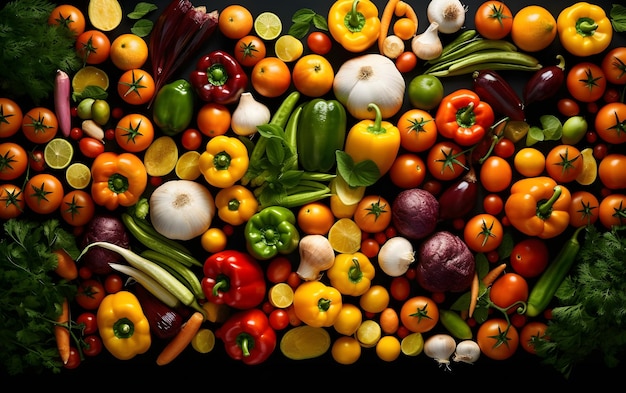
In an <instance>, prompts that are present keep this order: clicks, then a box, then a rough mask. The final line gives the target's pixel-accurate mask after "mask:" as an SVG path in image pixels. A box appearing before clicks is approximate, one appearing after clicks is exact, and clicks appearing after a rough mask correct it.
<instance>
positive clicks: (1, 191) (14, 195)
mask: <svg viewBox="0 0 626 393" xmlns="http://www.w3.org/2000/svg"><path fill="white" fill-rule="evenodd" d="M25 208H26V202H25V201H24V194H23V193H22V189H21V188H20V187H18V186H16V185H15V184H3V185H1V186H0V218H2V219H3V220H8V219H10V218H15V217H18V216H19V215H20V214H22V213H23V212H24V209H25Z"/></svg>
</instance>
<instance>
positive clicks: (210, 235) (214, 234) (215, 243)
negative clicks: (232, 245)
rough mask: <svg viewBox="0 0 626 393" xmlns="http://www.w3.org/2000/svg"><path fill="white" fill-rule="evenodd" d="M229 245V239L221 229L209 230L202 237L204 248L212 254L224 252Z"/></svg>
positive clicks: (201, 242) (201, 241)
mask: <svg viewBox="0 0 626 393" xmlns="http://www.w3.org/2000/svg"><path fill="white" fill-rule="evenodd" d="M227 243H228V237H227V236H226V233H224V231H223V230H221V229H220V228H209V229H207V230H206V232H204V233H203V234H202V236H201V237H200V244H201V245H202V248H203V249H204V251H206V252H210V253H215V252H220V251H223V250H224V249H225V248H226V244H227Z"/></svg>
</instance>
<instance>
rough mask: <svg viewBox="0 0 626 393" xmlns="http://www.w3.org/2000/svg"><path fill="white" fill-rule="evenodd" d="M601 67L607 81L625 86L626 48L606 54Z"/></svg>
mask: <svg viewBox="0 0 626 393" xmlns="http://www.w3.org/2000/svg"><path fill="white" fill-rule="evenodd" d="M601 66H602V71H603V72H604V75H605V76H606V79H607V81H609V82H610V83H613V84H615V85H625V84H626V72H625V71H626V47H624V46H620V47H617V48H614V49H611V50H610V51H608V52H606V54H605V55H604V57H603V58H602V65H601Z"/></svg>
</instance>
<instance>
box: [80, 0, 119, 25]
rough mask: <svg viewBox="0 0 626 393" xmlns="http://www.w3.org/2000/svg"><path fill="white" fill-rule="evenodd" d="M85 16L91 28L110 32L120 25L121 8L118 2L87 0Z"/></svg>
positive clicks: (112, 0) (114, 0)
mask: <svg viewBox="0 0 626 393" xmlns="http://www.w3.org/2000/svg"><path fill="white" fill-rule="evenodd" d="M87 15H88V16H89V21H90V22H91V24H92V25H93V27H95V28H96V29H98V30H102V31H111V30H113V29H115V28H116V27H117V26H119V25H120V23H122V6H121V5H120V3H119V1H118V0H89V5H88V6H87Z"/></svg>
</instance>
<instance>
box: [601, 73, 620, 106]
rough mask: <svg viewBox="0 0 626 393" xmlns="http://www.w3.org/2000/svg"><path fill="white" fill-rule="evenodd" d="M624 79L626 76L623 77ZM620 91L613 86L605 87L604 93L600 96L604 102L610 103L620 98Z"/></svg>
mask: <svg viewBox="0 0 626 393" xmlns="http://www.w3.org/2000/svg"><path fill="white" fill-rule="evenodd" d="M625 80H626V78H625ZM620 95H621V94H620V92H619V90H617V89H616V88H615V87H613V86H611V87H607V88H606V91H605V92H604V95H603V96H602V100H603V101H604V102H605V103H606V104H610V103H612V102H618V101H619V100H620Z"/></svg>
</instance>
